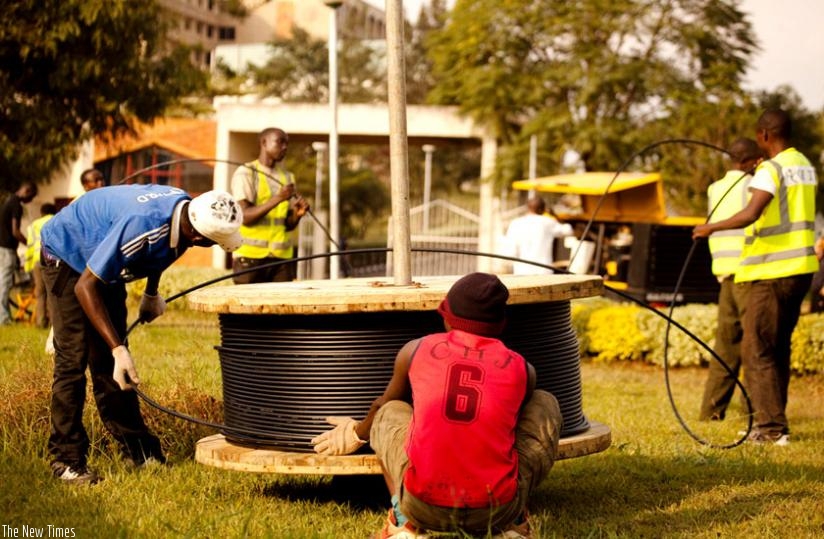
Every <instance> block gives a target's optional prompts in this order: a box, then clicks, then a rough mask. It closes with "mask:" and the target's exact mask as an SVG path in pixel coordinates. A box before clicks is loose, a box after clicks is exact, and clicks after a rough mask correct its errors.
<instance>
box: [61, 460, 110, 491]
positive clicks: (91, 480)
mask: <svg viewBox="0 0 824 539" xmlns="http://www.w3.org/2000/svg"><path fill="white" fill-rule="evenodd" d="M51 469H52V473H53V474H54V476H55V477H56V478H58V479H60V480H61V481H64V482H66V483H69V484H72V485H94V484H95V483H99V482H100V481H102V480H103V478H102V477H100V476H99V475H97V474H96V473H95V472H93V471H92V470H89V469H88V468H86V465H85V464H65V463H63V462H52V464H51Z"/></svg>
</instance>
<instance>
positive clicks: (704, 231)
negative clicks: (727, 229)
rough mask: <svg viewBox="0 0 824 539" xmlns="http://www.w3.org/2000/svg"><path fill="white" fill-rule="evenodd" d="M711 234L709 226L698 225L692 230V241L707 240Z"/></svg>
mask: <svg viewBox="0 0 824 539" xmlns="http://www.w3.org/2000/svg"><path fill="white" fill-rule="evenodd" d="M710 234H712V227H711V226H710V225H698V226H697V227H695V228H693V229H692V239H694V240H697V239H698V238H707V237H709V235H710Z"/></svg>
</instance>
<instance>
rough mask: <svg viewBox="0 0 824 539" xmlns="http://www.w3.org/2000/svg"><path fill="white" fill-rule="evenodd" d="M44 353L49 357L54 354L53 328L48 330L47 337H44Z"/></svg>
mask: <svg viewBox="0 0 824 539" xmlns="http://www.w3.org/2000/svg"><path fill="white" fill-rule="evenodd" d="M45 350H46V353H47V354H48V355H50V356H53V355H54V354H55V350H54V326H52V327H50V328H49V336H48V337H46V347H45Z"/></svg>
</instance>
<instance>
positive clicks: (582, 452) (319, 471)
mask: <svg viewBox="0 0 824 539" xmlns="http://www.w3.org/2000/svg"><path fill="white" fill-rule="evenodd" d="M610 443H612V434H611V432H610V430H609V427H607V426H606V425H604V424H602V423H597V422H594V421H590V428H589V430H587V431H586V432H583V433H581V434H576V435H575V436H570V437H568V438H561V441H560V443H559V444H558V457H557V460H561V459H571V458H575V457H583V456H586V455H591V454H593V453H598V452H600V451H603V450H605V449H606V448H608V447H609V445H610ZM195 460H196V461H197V462H199V463H201V464H206V465H209V466H214V467H216V468H224V469H226V470H236V471H240V472H255V473H278V474H303V475H372V474H380V473H381V467H380V464H378V459H377V457H376V456H375V455H374V454H372V453H369V454H362V455H361V454H358V455H344V456H338V457H328V456H323V455H317V454H315V453H289V452H286V451H272V450H269V449H252V448H249V447H241V446H238V445H234V444H232V443H230V442H228V441H226V438H224V437H223V435H222V434H215V435H212V436H207V437H206V438H202V439H200V440H198V442H197V445H196V447H195Z"/></svg>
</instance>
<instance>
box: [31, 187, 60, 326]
mask: <svg viewBox="0 0 824 539" xmlns="http://www.w3.org/2000/svg"><path fill="white" fill-rule="evenodd" d="M55 213H57V208H56V207H55V205H54V204H51V203H48V202H47V203H46V204H43V205H42V206H40V217H38V218H37V219H35V220H34V221H32V222H31V224H30V225H29V227H28V229H27V230H26V245H27V246H26V255H25V258H24V260H23V269H24V270H25V271H26V272H28V273H31V276H32V281H33V282H34V298H35V308H34V322H35V324H36V325H37V327H40V328H47V327H49V314H48V311H47V307H46V285H45V284H44V283H43V275H42V274H41V273H40V230H41V229H42V228H43V225H45V224H46V223H47V222H48V221H49V219H51V218H52V217H54V214H55Z"/></svg>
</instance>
